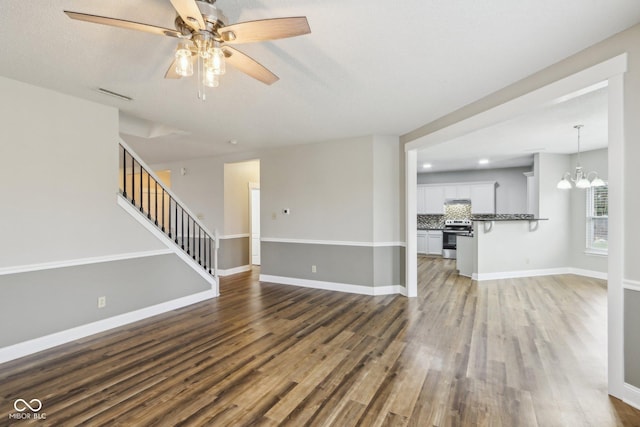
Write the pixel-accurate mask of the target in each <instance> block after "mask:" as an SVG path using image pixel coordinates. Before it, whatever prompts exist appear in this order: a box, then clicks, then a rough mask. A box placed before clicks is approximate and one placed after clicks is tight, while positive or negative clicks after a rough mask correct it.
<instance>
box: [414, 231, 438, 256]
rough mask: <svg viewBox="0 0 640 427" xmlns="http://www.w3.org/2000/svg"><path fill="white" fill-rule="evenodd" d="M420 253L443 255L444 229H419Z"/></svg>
mask: <svg viewBox="0 0 640 427" xmlns="http://www.w3.org/2000/svg"><path fill="white" fill-rule="evenodd" d="M417 246H418V253H419V254H429V255H442V231H441V230H418V245H417Z"/></svg>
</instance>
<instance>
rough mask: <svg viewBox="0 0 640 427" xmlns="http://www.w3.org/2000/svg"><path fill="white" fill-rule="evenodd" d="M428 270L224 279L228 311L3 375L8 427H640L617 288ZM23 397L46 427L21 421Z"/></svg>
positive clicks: (201, 312)
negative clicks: (368, 290) (611, 386)
mask: <svg viewBox="0 0 640 427" xmlns="http://www.w3.org/2000/svg"><path fill="white" fill-rule="evenodd" d="M418 265H419V267H418V268H419V271H418V274H419V281H420V289H419V294H420V296H419V297H418V298H415V299H407V298H404V297H401V296H380V297H367V296H361V295H351V294H344V293H334V292H325V291H319V290H313V289H306V288H296V287H291V286H284V285H276V284H269V283H259V282H258V281H257V271H253V272H251V273H246V274H240V275H236V276H233V277H229V278H225V279H223V281H222V284H221V291H222V296H221V297H220V298H217V299H215V300H212V301H206V302H203V303H199V304H196V305H193V306H190V307H186V308H183V309H180V310H176V311H174V312H171V313H166V314H163V315H161V316H156V317H154V318H152V319H147V320H144V321H141V322H138V323H135V324H132V325H128V326H126V327H122V328H119V329H116V330H113V331H109V332H105V333H102V334H100V335H97V336H93V337H90V338H87V339H84V340H81V341H78V342H76V343H73V344H68V345H64V346H60V347H58V348H55V349H52V350H49V351H45V352H42V353H40V354H37V355H34V356H29V357H26V358H23V359H20V360H16V361H12V362H9V363H6V364H4V365H0V425H11V424H12V423H17V424H19V425H29V424H33V425H55V426H76V425H123V426H125V425H134V426H138V425H163V426H172V425H176V426H182V425H185V426H187V425H195V426H200V425H214V426H276V425H285V426H545V427H547V426H599V427H601V426H619V425H625V426H640V412H639V411H637V410H635V409H633V408H631V407H629V406H627V405H625V404H623V403H621V402H620V401H618V400H617V399H613V398H610V397H609V396H608V395H607V393H606V390H607V388H606V345H607V344H606V298H607V295H606V284H605V282H603V281H600V280H595V279H588V278H583V277H579V276H571V275H565V276H548V277H535V278H527V279H513V280H501V281H490V282H482V283H479V284H478V283H476V282H472V281H471V280H469V279H467V278H464V277H460V276H458V275H457V274H456V273H455V270H454V267H455V262H454V261H451V260H442V259H438V258H427V257H421V258H420V260H419V263H418ZM18 398H23V399H26V400H29V399H33V398H37V399H40V400H41V401H42V404H43V409H42V410H41V412H42V413H46V420H38V421H33V420H32V421H28V420H27V421H19V422H17V421H16V420H11V419H8V415H9V413H12V412H15V411H14V410H13V402H14V400H15V399H18Z"/></svg>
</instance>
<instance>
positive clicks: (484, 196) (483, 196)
mask: <svg viewBox="0 0 640 427" xmlns="http://www.w3.org/2000/svg"><path fill="white" fill-rule="evenodd" d="M469 187H470V191H471V213H474V214H493V215H495V213H496V183H495V182H487V183H475V184H471V185H470V186H469Z"/></svg>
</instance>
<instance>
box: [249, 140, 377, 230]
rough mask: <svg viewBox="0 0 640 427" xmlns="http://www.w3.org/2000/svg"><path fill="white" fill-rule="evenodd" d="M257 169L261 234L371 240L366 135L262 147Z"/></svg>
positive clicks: (370, 152) (370, 155)
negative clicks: (286, 213) (277, 146)
mask: <svg viewBox="0 0 640 427" xmlns="http://www.w3.org/2000/svg"><path fill="white" fill-rule="evenodd" d="M260 168H261V182H260V186H261V211H262V214H261V227H262V228H261V232H262V235H263V236H264V237H271V238H273V237H275V238H289V239H312V240H333V241H356V242H371V241H372V239H373V213H372V212H373V191H372V189H373V182H372V180H373V150H372V137H362V138H354V139H349V140H340V141H331V142H323V143H320V144H309V145H298V146H293V147H286V148H281V149H274V150H269V151H264V152H263V153H262V155H261V156H260ZM283 208H289V209H290V210H291V214H290V215H284V214H283V213H282V210H283Z"/></svg>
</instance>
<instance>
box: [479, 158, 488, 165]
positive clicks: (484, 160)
mask: <svg viewBox="0 0 640 427" xmlns="http://www.w3.org/2000/svg"><path fill="white" fill-rule="evenodd" d="M478 164H479V165H488V164H489V159H480V160H478Z"/></svg>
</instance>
